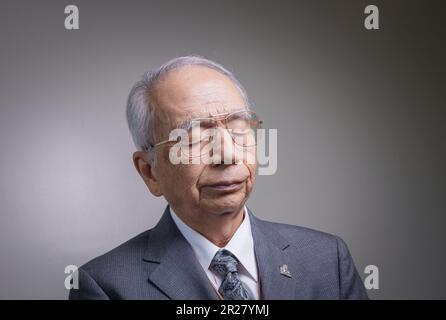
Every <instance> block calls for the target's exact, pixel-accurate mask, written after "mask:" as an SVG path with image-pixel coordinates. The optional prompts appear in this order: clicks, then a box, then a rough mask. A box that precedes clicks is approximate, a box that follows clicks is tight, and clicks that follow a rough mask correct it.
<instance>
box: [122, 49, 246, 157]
mask: <svg viewBox="0 0 446 320" xmlns="http://www.w3.org/2000/svg"><path fill="white" fill-rule="evenodd" d="M190 65H194V66H203V67H206V68H209V69H213V70H216V71H218V72H219V73H221V74H223V75H225V76H227V77H228V78H229V79H230V80H231V81H232V82H233V83H234V84H235V86H236V87H237V88H238V89H239V91H240V93H241V94H242V96H243V98H244V99H245V101H246V103H247V105H248V107H249V101H248V95H247V94H246V91H245V89H244V88H243V86H242V85H241V84H240V82H239V81H238V80H237V79H236V78H235V76H234V75H233V74H232V73H231V72H230V71H228V70H227V69H226V68H224V67H223V66H222V65H220V64H218V63H216V62H213V61H211V60H208V59H205V58H203V57H200V56H183V57H177V58H174V59H172V60H170V61H168V62H166V63H165V64H163V65H162V66H161V67H159V68H156V69H153V70H151V71H149V72H147V73H145V74H144V75H143V77H142V79H141V80H139V81H138V82H136V83H135V85H134V86H133V88H132V90H131V91H130V94H129V97H128V99H127V124H128V126H129V129H130V133H131V134H132V138H133V142H134V144H135V146H136V148H137V149H138V150H141V151H152V147H151V145H152V144H154V143H155V141H154V129H153V128H154V124H153V119H154V110H155V108H154V105H153V101H151V93H152V91H153V90H154V88H155V86H156V83H157V81H158V80H160V79H161V78H162V77H163V76H164V75H166V74H167V73H169V72H170V71H172V70H174V69H178V68H181V67H184V66H190ZM149 155H150V156H151V158H152V159H153V152H149Z"/></svg>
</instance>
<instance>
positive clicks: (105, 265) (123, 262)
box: [80, 229, 152, 278]
mask: <svg viewBox="0 0 446 320" xmlns="http://www.w3.org/2000/svg"><path fill="white" fill-rule="evenodd" d="M151 231H152V229H150V230H146V231H144V232H142V233H140V234H138V235H137V236H135V237H133V238H131V239H130V240H128V241H126V242H124V243H122V244H120V245H119V246H117V247H116V248H114V249H112V250H110V251H108V252H106V253H104V254H102V255H100V256H98V257H96V258H94V259H92V260H90V261H88V262H87V263H85V264H84V265H82V266H81V267H80V269H83V270H84V271H86V272H88V273H89V274H90V275H91V276H93V277H96V276H97V277H99V278H100V275H101V274H116V271H117V270H125V272H129V271H130V272H131V270H129V267H130V268H131V266H137V265H139V264H138V263H133V262H136V261H141V259H142V258H143V255H144V252H145V250H146V248H147V243H148V241H149V235H150V233H151Z"/></svg>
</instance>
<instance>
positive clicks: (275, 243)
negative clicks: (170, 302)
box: [69, 207, 367, 299]
mask: <svg viewBox="0 0 446 320" xmlns="http://www.w3.org/2000/svg"><path fill="white" fill-rule="evenodd" d="M248 212H249V215H250V219H251V225H252V228H251V229H252V235H253V238H254V251H255V256H256V259H257V265H258V269H259V278H260V288H261V298H262V299H367V293H366V290H365V288H364V285H363V283H362V281H361V278H360V277H359V275H358V272H357V271H356V268H355V265H354V263H353V260H352V257H351V256H350V253H349V251H348V249H347V246H346V244H345V243H344V241H342V239H340V238H338V237H336V236H333V235H329V234H326V233H322V232H318V231H314V230H310V229H307V228H302V227H296V226H292V225H286V224H280V223H273V222H267V221H263V220H261V219H258V218H256V217H255V216H254V215H253V213H252V212H251V211H249V210H248ZM284 264H286V265H287V266H288V270H289V271H290V273H291V278H290V277H287V276H285V275H283V274H281V273H280V267H281V266H282V265H284ZM69 298H70V299H218V296H217V294H216V293H215V290H214V289H213V287H212V285H211V283H210V282H209V280H208V277H207V275H206V273H205V272H204V270H203V268H202V267H201V265H200V263H199V262H198V260H197V259H196V257H195V254H194V252H193V249H192V247H191V246H190V245H189V243H188V242H187V240H186V239H185V238H184V237H183V235H182V234H181V232H180V231H179V230H178V228H177V226H176V225H175V222H174V221H173V220H172V217H171V216H170V212H169V207H167V208H166V210H165V211H164V214H163V216H162V217H161V219H160V221H159V222H158V224H157V225H156V226H155V227H154V228H153V229H150V230H148V231H145V232H143V233H141V234H140V235H138V236H136V237H135V238H133V239H131V240H129V241H127V242H125V243H124V244H122V245H120V246H119V247H117V248H115V249H113V250H111V251H110V252H108V253H106V254H104V255H102V256H100V257H97V258H95V259H93V260H92V261H90V262H88V263H87V264H85V265H83V266H82V267H80V268H79V289H77V290H75V289H72V290H71V291H70V295H69Z"/></svg>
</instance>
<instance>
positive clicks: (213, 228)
mask: <svg viewBox="0 0 446 320" xmlns="http://www.w3.org/2000/svg"><path fill="white" fill-rule="evenodd" d="M173 209H174V211H175V213H176V214H177V215H178V217H179V218H180V219H181V220H182V221H183V222H184V223H185V224H187V225H188V226H189V227H191V228H192V229H194V230H195V231H197V232H198V233H200V234H201V235H203V236H204V237H205V238H206V239H208V240H209V241H210V242H212V243H213V244H215V245H216V246H217V247H220V248H223V247H224V246H226V245H227V244H228V242H229V241H230V240H231V238H232V236H233V235H234V233H235V232H236V231H237V229H238V227H239V226H240V225H241V224H242V222H243V219H244V216H245V208H244V206H242V208H241V209H240V210H236V211H234V212H230V213H224V214H210V213H198V214H197V215H194V216H193V217H191V216H190V215H185V214H182V211H181V210H179V211H177V209H175V208H173Z"/></svg>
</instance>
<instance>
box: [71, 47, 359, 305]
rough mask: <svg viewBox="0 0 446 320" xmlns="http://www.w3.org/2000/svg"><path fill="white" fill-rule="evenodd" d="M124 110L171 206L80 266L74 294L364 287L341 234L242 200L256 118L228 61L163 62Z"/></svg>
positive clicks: (239, 293) (231, 295) (277, 292)
mask: <svg viewBox="0 0 446 320" xmlns="http://www.w3.org/2000/svg"><path fill="white" fill-rule="evenodd" d="M127 120H128V124H129V128H130V131H131V133H132V136H133V140H134V142H135V145H136V147H137V148H138V151H136V152H135V153H134V154H133V161H134V164H135V167H136V170H137V171H138V173H139V174H140V176H141V177H142V179H143V180H144V182H145V184H146V185H147V187H148V189H149V190H150V192H151V193H152V194H153V195H154V196H156V197H160V196H163V197H164V198H165V199H166V200H167V203H168V206H167V208H166V209H165V211H164V214H163V215H162V217H161V219H160V221H159V222H158V224H157V225H156V226H155V227H154V228H153V229H150V230H148V231H146V232H143V233H142V234H140V235H138V236H136V237H135V238H133V239H131V240H129V241H127V242H126V243H124V244H122V245H120V246H119V247H117V248H115V249H113V250H112V251H110V252H108V253H106V254H104V255H102V256H100V257H98V258H96V259H94V260H92V261H90V262H88V263H87V264H85V265H84V266H82V267H80V268H79V270H78V272H79V289H72V290H71V291H70V299H224V300H248V299H366V298H367V294H366V291H365V289H364V286H363V283H362V281H361V278H360V277H359V275H358V273H357V271H356V268H355V266H354V263H353V260H352V258H351V256H350V254H349V251H348V249H347V247H346V245H345V243H344V242H343V241H342V240H341V239H340V238H338V237H336V236H332V235H329V234H325V233H322V232H318V231H314V230H310V229H306V228H302V227H297V226H292V225H286V224H279V223H273V222H266V221H263V220H261V219H259V218H257V217H256V216H255V215H254V214H253V213H252V212H251V211H250V210H249V209H248V208H247V207H246V205H245V204H246V201H247V199H248V197H249V195H250V193H251V191H252V189H253V186H254V182H255V176H256V161H250V159H251V160H252V158H253V157H254V159H255V153H256V143H257V141H256V135H255V131H256V130H257V129H259V128H260V124H261V121H260V119H259V117H258V116H257V115H256V114H255V113H254V112H253V111H251V110H250V108H249V102H248V99H247V95H246V93H245V90H244V89H243V87H242V86H241V84H240V83H239V82H238V81H237V80H236V78H235V77H234V76H233V75H232V73H230V72H229V71H228V70H226V69H225V68H224V67H222V66H221V65H219V64H216V63H214V62H212V61H209V60H206V59H204V58H201V57H196V56H186V57H179V58H175V59H173V60H171V61H169V62H167V63H166V64H164V65H163V66H161V67H160V68H158V69H156V70H154V71H152V72H149V73H147V74H146V75H145V76H144V77H143V79H142V80H141V81H139V82H137V83H136V84H135V86H134V87H133V89H132V90H131V92H130V95H129V99H128V104H127ZM194 124H198V128H199V129H201V130H200V131H199V132H201V133H202V132H203V130H206V129H212V130H213V131H212V134H209V135H203V134H200V133H199V134H198V135H197V134H193V133H192V131H193V129H192V128H193V127H194ZM195 127H196V126H195ZM175 129H182V130H183V132H185V133H186V134H185V135H182V136H174V135H172V132H173V131H174V130H175ZM209 145H212V148H208V146H209ZM228 151H229V152H228ZM197 158H198V160H199V161H196V159H197ZM178 159H181V160H185V159H186V161H180V162H179V161H177V160H178ZM206 159H207V160H209V159H212V161H205V160H206ZM187 160H188V161H187Z"/></svg>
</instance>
